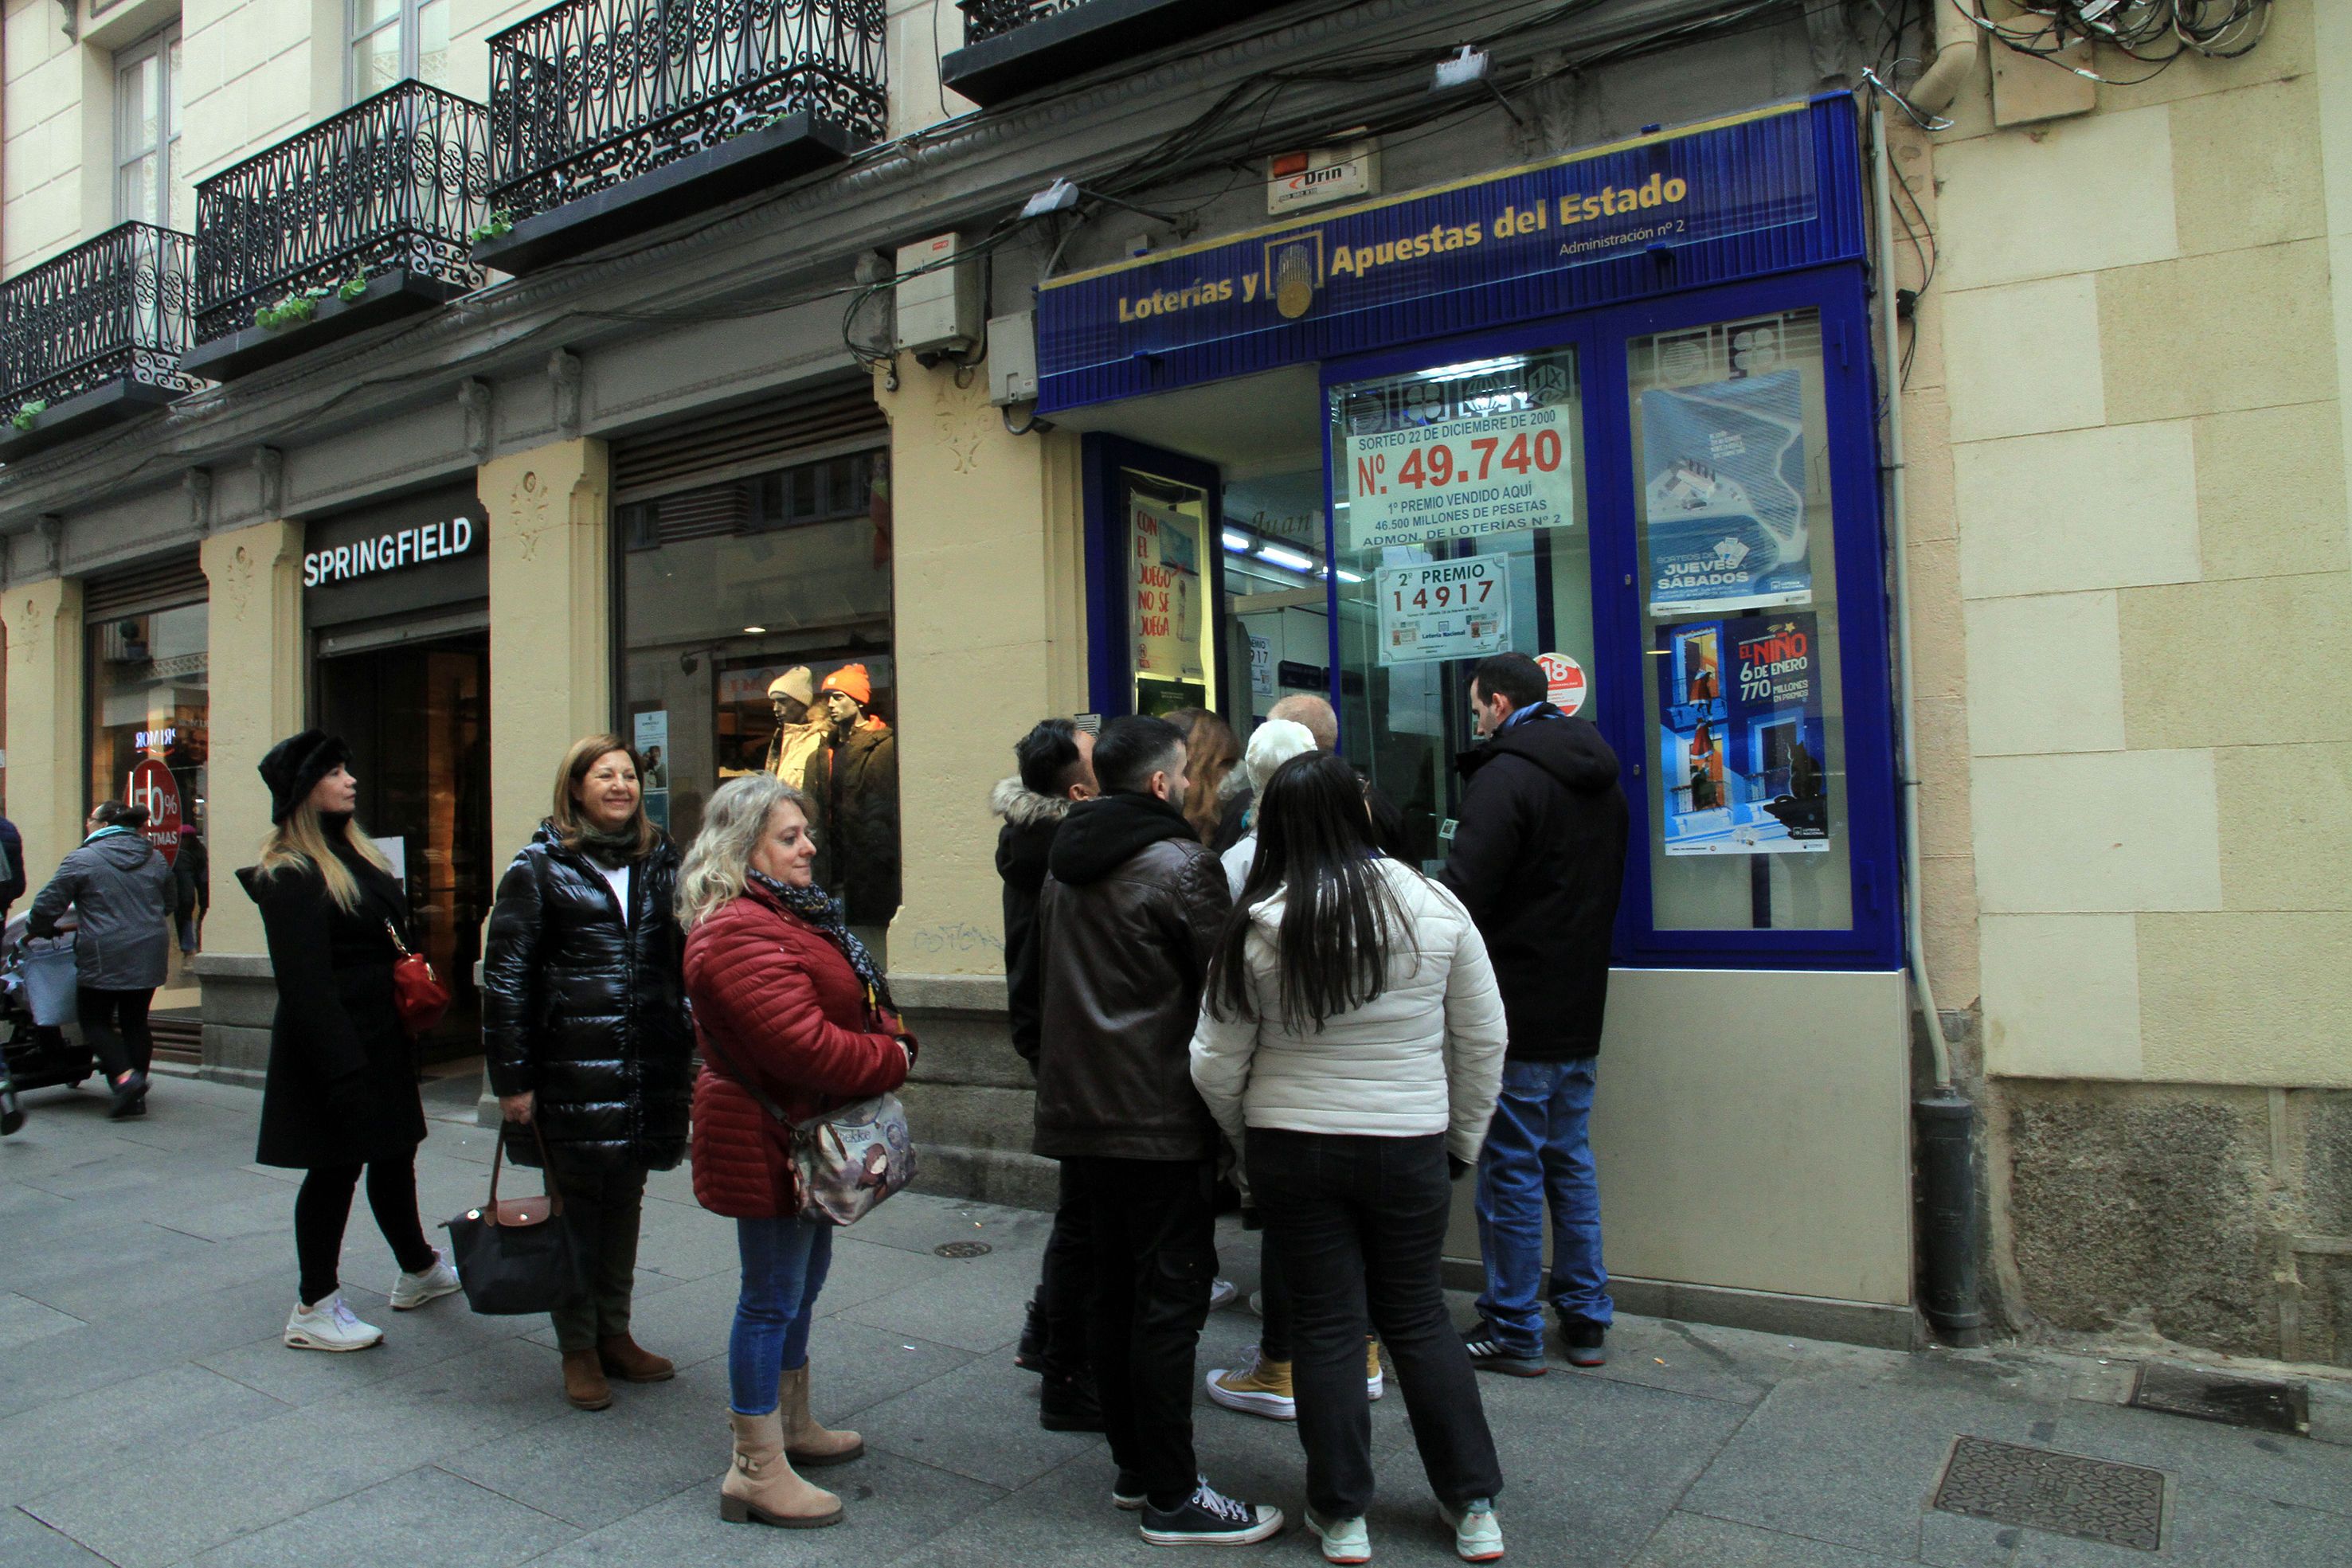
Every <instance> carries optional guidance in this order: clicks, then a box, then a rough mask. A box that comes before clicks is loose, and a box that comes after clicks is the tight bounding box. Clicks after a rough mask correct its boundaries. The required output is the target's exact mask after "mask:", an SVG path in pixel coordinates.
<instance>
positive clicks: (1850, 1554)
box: [1504, 1513, 1906, 1568]
mask: <svg viewBox="0 0 2352 1568" xmlns="http://www.w3.org/2000/svg"><path fill="white" fill-rule="evenodd" d="M1505 1528H1506V1529H1508V1522H1507V1521H1506V1524H1505ZM1504 1544H1505V1545H1506V1546H1508V1545H1510V1544H1511V1542H1510V1540H1509V1538H1508V1536H1506V1537H1505V1540H1504ZM1556 1561H1559V1562H1572V1561H1575V1559H1573V1558H1570V1557H1565V1556H1563V1557H1561V1558H1559V1559H1557V1560H1556ZM1904 1561H1906V1559H1905V1558H1901V1557H1882V1556H1880V1555H1878V1554H1876V1553H1875V1552H1856V1551H1854V1550H1853V1549H1852V1548H1849V1547H1844V1546H1835V1545H1832V1544H1831V1543H1829V1542H1822V1541H1812V1540H1808V1539H1807V1538H1805V1537H1803V1536H1801V1535H1785V1534H1782V1533H1780V1532H1779V1531H1769V1530H1759V1529H1757V1528H1756V1527H1754V1526H1753V1525H1747V1524H1734V1523H1732V1522H1731V1521H1728V1520H1723V1519H1710V1518H1707V1517H1706V1516H1705V1515H1702V1514H1691V1513H1675V1514H1673V1515H1670V1516H1669V1517H1668V1518H1667V1520H1666V1521H1665V1522H1664V1524H1662V1525H1661V1526H1659V1528H1658V1532H1657V1533H1656V1534H1655V1535H1654V1536H1652V1537H1651V1538H1650V1540H1649V1542H1647V1544H1645V1545H1644V1546H1643V1548H1642V1550H1641V1552H1640V1554H1639V1555H1637V1556H1635V1557H1634V1558H1633V1560H1632V1562H1631V1563H1629V1564H1628V1568H1884V1565H1885V1564H1886V1563H1900V1562H1904Z"/></svg>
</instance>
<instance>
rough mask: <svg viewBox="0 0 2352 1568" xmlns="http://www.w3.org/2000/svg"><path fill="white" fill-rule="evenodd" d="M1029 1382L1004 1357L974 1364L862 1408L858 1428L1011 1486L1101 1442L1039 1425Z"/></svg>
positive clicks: (933, 1462) (961, 1471) (870, 1442)
mask: <svg viewBox="0 0 2352 1568" xmlns="http://www.w3.org/2000/svg"><path fill="white" fill-rule="evenodd" d="M811 1364H812V1366H814V1352H812V1354H811ZM1035 1383H1036V1379H1035V1378H1034V1377H1033V1376H1031V1375H1029V1374H1028V1373H1025V1372H1024V1371H1022V1370H1021V1369H1020V1368H1019V1367H1017V1366H1014V1365H1013V1363H1012V1362H1011V1361H1010V1360H1009V1359H1003V1358H992V1359H987V1360H981V1361H974V1362H972V1363H971V1364H970V1365H968V1366H964V1367H961V1368H959V1369H957V1370H956V1371H954V1372H950V1373H948V1374H946V1375H943V1376H940V1377H936V1378H933V1379H931V1380H930V1381H929V1382H927V1383H925V1384H922V1385H920V1386H919V1387H916V1388H912V1389H909V1390H908V1392H906V1393H904V1394H900V1395H898V1396H894V1397H892V1398H888V1399H884V1400H882V1401H880V1402H879V1403H877V1404H875V1405H872V1406H867V1407H866V1408H865V1409H862V1410H860V1411H859V1412H858V1413H857V1429H858V1430H859V1431H860V1432H862V1433H864V1434H865V1437H866V1446H867V1447H868V1448H879V1449H881V1450H883V1451H885V1452H887V1453H893V1454H898V1455H902V1456H904V1457H906V1458H910V1459H917V1460H919V1461H921V1462H922V1463H924V1464H926V1465H929V1466H932V1467H933V1468H935V1469H942V1470H950V1471H953V1472H954V1473H955V1474H957V1475H960V1476H969V1477H971V1479H974V1480H977V1481H982V1482H985V1483H987V1484H988V1485H990V1486H992V1487H996V1488H999V1489H1001V1490H1011V1489H1012V1488H1014V1487H1017V1486H1023V1485H1026V1484H1027V1483H1028V1482H1030V1481H1033V1480H1034V1479H1037V1478H1038V1477H1039V1476H1041V1475H1044V1474H1045V1472H1046V1471H1047V1470H1050V1469H1055V1468H1057V1467H1059V1466H1061V1465H1063V1464H1066V1463H1067V1462H1068V1461H1069V1460H1070V1459H1072V1458H1075V1457H1076V1456H1077V1455H1078V1454H1080V1453H1083V1452H1084V1451H1085V1450H1087V1448H1097V1447H1100V1446H1101V1444H1102V1438H1100V1437H1096V1436H1094V1435H1092V1434H1089V1433H1080V1432H1048V1431H1046V1430H1045V1429H1044V1428H1043V1427H1039V1426H1038V1425H1037V1422H1036V1406H1035V1404H1034V1400H1035V1398H1036V1394H1035V1390H1034V1384H1035Z"/></svg>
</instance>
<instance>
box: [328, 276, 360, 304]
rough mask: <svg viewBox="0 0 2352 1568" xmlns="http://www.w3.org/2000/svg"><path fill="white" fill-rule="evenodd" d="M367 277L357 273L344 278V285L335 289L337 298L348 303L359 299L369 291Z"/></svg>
mask: <svg viewBox="0 0 2352 1568" xmlns="http://www.w3.org/2000/svg"><path fill="white" fill-rule="evenodd" d="M367 286H368V280H367V278H366V277H364V276H361V275H356V274H355V275H353V276H352V277H347V278H345V279H344V280H343V284H342V287H340V288H338V289H336V290H335V298H338V299H341V300H342V301H343V302H345V303H346V304H348V303H350V302H351V301H352V300H354V299H357V298H359V297H360V296H361V295H362V294H365V293H366V292H367Z"/></svg>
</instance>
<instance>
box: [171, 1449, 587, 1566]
mask: <svg viewBox="0 0 2352 1568" xmlns="http://www.w3.org/2000/svg"><path fill="white" fill-rule="evenodd" d="M579 1533H580V1532H579V1531H578V1530H576V1529H574V1528H573V1527H572V1526H571V1525H569V1524H566V1523H564V1522H563V1521H562V1520H559V1519H554V1518H551V1517H550V1516H549V1515H547V1514H545V1513H542V1512H541V1511H538V1510H536V1509H531V1508H527V1507H525V1506H523V1505H522V1504H521V1503H519V1502H516V1501H514V1500H512V1499H509V1498H505V1497H500V1496H499V1495H498V1494H497V1493H496V1492H492V1491H487V1490H483V1489H482V1488H480V1487H478V1486H475V1485H474V1484H473V1483H471V1482H470V1481H467V1480H464V1479H460V1478H458V1477H457V1476H453V1475H451V1474H449V1473H448V1472H447V1471H446V1470H441V1469H434V1468H433V1467H431V1466H426V1467H425V1468H423V1469H415V1470H411V1471H409V1472H408V1473H407V1474H405V1475H402V1476H395V1477H394V1478H393V1479H391V1480H388V1481H384V1482H383V1483H381V1484H379V1485H376V1486H373V1487H370V1488H368V1489H367V1490H364V1491H359V1492H354V1493H352V1495H351V1496H349V1497H346V1498H342V1499H340V1500H337V1501H334V1502H331V1503H329V1504H327V1505H326V1506H325V1507H323V1508H315V1509H312V1510H311V1511H310V1512H308V1513H304V1514H300V1515H298V1516H297V1517H295V1518H293V1519H289V1520H288V1521H285V1522H284V1523H282V1524H278V1525H273V1526H272V1527H270V1528H269V1529H268V1530H263V1531H256V1532H255V1533H254V1534H251V1535H248V1536H246V1537H245V1538H244V1539H242V1540H240V1541H235V1542H230V1543H228V1544H227V1545H225V1546H219V1547H215V1549H213V1550H212V1551H210V1552H205V1553H204V1554H203V1555H201V1556H199V1557H197V1558H195V1559H194V1563H196V1564H197V1568H316V1565H317V1564H319V1563H334V1564H337V1568H415V1565H417V1564H420V1563H468V1564H475V1563H478V1564H482V1565H483V1568H492V1565H495V1564H501V1563H521V1562H524V1561H527V1560H528V1559H530V1558H532V1557H536V1556H538V1555H539V1554H541V1552H548V1551H551V1550H552V1549H554V1548H555V1547H558V1546H561V1545H562V1544H563V1543H564V1542H567V1541H570V1540H572V1539H573V1538H574V1537H575V1536H577V1535H578V1534H579Z"/></svg>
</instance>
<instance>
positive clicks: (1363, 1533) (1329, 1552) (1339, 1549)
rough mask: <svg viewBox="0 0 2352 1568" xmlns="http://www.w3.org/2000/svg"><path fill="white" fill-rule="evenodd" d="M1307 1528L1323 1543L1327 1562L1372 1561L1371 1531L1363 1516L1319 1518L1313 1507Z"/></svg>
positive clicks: (1308, 1517)
mask: <svg viewBox="0 0 2352 1568" xmlns="http://www.w3.org/2000/svg"><path fill="white" fill-rule="evenodd" d="M1307 1529H1308V1530H1309V1531H1312V1532H1313V1534H1314V1536H1315V1539H1316V1540H1318V1541H1319V1542H1322V1543H1323V1561H1324V1562H1326V1563H1370V1561H1371V1560H1372V1536H1371V1531H1369V1530H1368V1529H1366V1528H1365V1526H1364V1521H1363V1519H1362V1518H1361V1516H1359V1517H1357V1518H1355V1519H1328V1520H1327V1519H1318V1518H1317V1517H1316V1515H1315V1511H1314V1510H1313V1509H1311V1508H1310V1509H1308V1510H1307Z"/></svg>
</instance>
